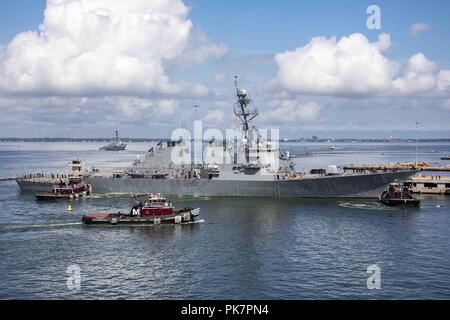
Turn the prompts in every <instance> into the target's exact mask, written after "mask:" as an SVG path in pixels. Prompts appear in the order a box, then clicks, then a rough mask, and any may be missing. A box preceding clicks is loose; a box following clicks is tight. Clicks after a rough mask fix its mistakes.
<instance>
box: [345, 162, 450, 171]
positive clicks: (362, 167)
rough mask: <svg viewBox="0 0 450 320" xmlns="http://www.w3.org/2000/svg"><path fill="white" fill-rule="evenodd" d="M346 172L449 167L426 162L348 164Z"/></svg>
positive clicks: (429, 169)
mask: <svg viewBox="0 0 450 320" xmlns="http://www.w3.org/2000/svg"><path fill="white" fill-rule="evenodd" d="M344 170H346V171H366V170H367V171H397V170H419V171H450V165H446V166H443V165H439V164H430V163H427V162H417V163H416V162H397V163H386V164H365V163H363V164H350V165H347V166H344Z"/></svg>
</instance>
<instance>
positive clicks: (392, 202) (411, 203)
mask: <svg viewBox="0 0 450 320" xmlns="http://www.w3.org/2000/svg"><path fill="white" fill-rule="evenodd" d="M380 202H381V203H382V204H384V205H387V206H392V207H394V206H395V207H418V206H420V200H417V199H381V200H380Z"/></svg>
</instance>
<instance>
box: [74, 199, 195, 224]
mask: <svg viewBox="0 0 450 320" xmlns="http://www.w3.org/2000/svg"><path fill="white" fill-rule="evenodd" d="M135 201H136V203H135V205H134V206H133V207H132V208H131V210H130V212H128V213H122V212H117V213H90V214H85V215H83V217H82V218H81V220H82V221H83V222H84V223H85V224H112V225H118V224H122V225H123V224H125V225H127V224H128V225H136V224H153V225H159V224H187V223H193V222H194V220H195V218H196V217H197V216H198V215H199V214H200V209H199V208H190V207H189V208H183V209H176V208H174V207H173V205H172V203H171V202H168V201H167V199H166V198H165V197H163V196H161V195H160V194H150V195H149V197H148V199H147V201H145V202H144V203H142V202H140V201H138V200H135Z"/></svg>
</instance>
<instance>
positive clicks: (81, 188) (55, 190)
mask: <svg viewBox="0 0 450 320" xmlns="http://www.w3.org/2000/svg"><path fill="white" fill-rule="evenodd" d="M91 193H92V187H91V185H90V184H87V183H85V182H83V181H80V180H79V179H69V181H68V182H62V181H61V182H60V183H59V184H58V185H55V186H53V187H52V190H51V191H50V192H38V193H36V198H37V199H38V200H57V199H74V198H81V197H84V196H88V195H90V194H91Z"/></svg>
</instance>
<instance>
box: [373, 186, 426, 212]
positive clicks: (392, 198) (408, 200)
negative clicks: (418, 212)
mask: <svg viewBox="0 0 450 320" xmlns="http://www.w3.org/2000/svg"><path fill="white" fill-rule="evenodd" d="M379 201H380V202H381V203H382V204H385V205H387V206H402V207H405V206H409V207H418V206H419V205H420V200H418V199H416V198H415V197H414V196H413V195H412V193H411V191H409V189H408V188H407V187H405V186H403V185H402V184H401V183H398V182H394V183H391V184H390V185H389V187H388V188H387V189H386V190H384V191H383V193H382V194H381V195H380V196H379Z"/></svg>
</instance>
